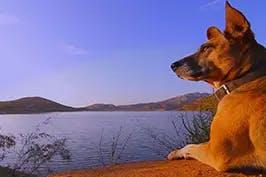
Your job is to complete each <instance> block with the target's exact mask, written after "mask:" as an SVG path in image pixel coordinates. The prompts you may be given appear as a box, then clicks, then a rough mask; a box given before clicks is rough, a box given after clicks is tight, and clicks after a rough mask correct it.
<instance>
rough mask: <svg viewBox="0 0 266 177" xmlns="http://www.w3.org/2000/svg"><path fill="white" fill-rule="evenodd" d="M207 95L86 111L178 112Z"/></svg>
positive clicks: (190, 95) (99, 107) (104, 106)
mask: <svg viewBox="0 0 266 177" xmlns="http://www.w3.org/2000/svg"><path fill="white" fill-rule="evenodd" d="M208 95H209V94H208V93H198V92H196V93H189V94H185V95H182V96H177V97H174V98H170V99H167V100H163V101H159V102H152V103H139V104H132V105H118V106H115V105H112V104H94V105H91V106H88V107H86V108H85V109H86V110H88V111H178V110H180V109H181V108H182V107H183V106H185V105H187V104H191V103H193V102H194V101H196V100H199V99H201V98H204V97H206V96H208Z"/></svg>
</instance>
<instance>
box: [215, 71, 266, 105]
mask: <svg viewBox="0 0 266 177" xmlns="http://www.w3.org/2000/svg"><path fill="white" fill-rule="evenodd" d="M263 76H266V71H264V72H262V71H251V72H248V73H246V74H245V75H243V76H242V77H240V78H238V79H235V80H232V81H229V82H226V83H225V84H223V85H221V86H219V88H217V89H216V90H215V92H214V95H215V96H216V98H217V99H218V101H220V100H221V99H222V98H223V97H224V96H225V95H228V94H230V93H231V92H232V91H234V90H235V89H237V88H239V87H241V86H242V85H244V84H246V83H249V82H252V81H254V80H256V79H258V78H260V77H263Z"/></svg>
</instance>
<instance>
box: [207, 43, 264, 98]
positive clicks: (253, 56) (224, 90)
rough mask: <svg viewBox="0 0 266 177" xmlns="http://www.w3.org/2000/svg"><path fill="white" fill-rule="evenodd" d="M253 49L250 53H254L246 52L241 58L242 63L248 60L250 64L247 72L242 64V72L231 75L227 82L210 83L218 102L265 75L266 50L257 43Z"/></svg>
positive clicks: (245, 66)
mask: <svg viewBox="0 0 266 177" xmlns="http://www.w3.org/2000/svg"><path fill="white" fill-rule="evenodd" d="M253 47H254V48H253ZM253 47H252V49H251V51H254V52H253V53H249V52H248V50H247V52H244V55H243V56H242V57H243V58H242V61H243V60H244V59H248V60H250V61H249V62H247V63H252V66H250V67H249V70H245V68H247V63H245V62H243V63H244V66H240V68H242V71H241V70H239V71H238V73H234V74H232V76H233V78H230V77H229V78H228V80H224V81H222V82H221V81H219V82H212V83H211V84H212V85H213V86H214V88H215V89H216V91H215V95H216V97H217V98H218V100H221V99H222V98H223V97H224V96H225V95H227V94H230V93H231V92H232V91H233V90H235V89H237V88H238V87H240V86H242V85H244V84H246V83H248V82H251V81H253V80H256V79H257V78H260V77H262V76H265V75H266V68H265V66H266V49H265V48H264V47H263V46H262V45H260V44H258V43H256V44H255V45H254V46H253ZM248 60H246V61H248Z"/></svg>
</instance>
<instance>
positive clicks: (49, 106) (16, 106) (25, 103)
mask: <svg viewBox="0 0 266 177" xmlns="http://www.w3.org/2000/svg"><path fill="white" fill-rule="evenodd" d="M206 97H209V94H208V93H198V92H196V93H189V94H185V95H181V96H177V97H174V98H170V99H166V100H163V101H159V102H151V103H139V104H131V105H113V104H93V105H90V106H86V107H80V108H74V107H70V106H65V105H62V104H59V103H56V102H54V101H51V100H48V99H45V98H42V97H25V98H21V99H17V100H12V101H1V102H0V114H31V113H44V112H72V111H179V110H191V109H196V107H198V106H197V105H199V104H200V103H201V100H202V99H205V100H206Z"/></svg>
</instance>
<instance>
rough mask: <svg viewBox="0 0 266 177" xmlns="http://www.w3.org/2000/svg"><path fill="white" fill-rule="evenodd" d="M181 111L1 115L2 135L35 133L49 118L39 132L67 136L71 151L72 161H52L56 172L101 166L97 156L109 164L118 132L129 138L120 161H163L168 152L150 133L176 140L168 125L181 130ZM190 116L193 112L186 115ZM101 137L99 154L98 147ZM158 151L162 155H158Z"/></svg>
mask: <svg viewBox="0 0 266 177" xmlns="http://www.w3.org/2000/svg"><path fill="white" fill-rule="evenodd" d="M180 114H181V112H72V113H49V114H32V115H0V126H1V132H2V133H5V134H12V135H15V136H17V135H19V134H20V133H23V134H25V133H30V132H32V131H35V129H36V126H37V125H39V124H42V123H41V122H43V121H44V120H46V119H47V118H49V117H50V118H51V119H50V120H49V123H48V124H47V125H41V126H40V127H41V129H42V131H45V132H47V133H49V134H51V135H55V136H57V137H61V138H62V137H66V138H67V139H68V142H67V145H68V149H69V150H70V152H71V154H72V155H71V160H69V161H63V160H60V159H57V160H55V159H53V160H52V161H51V162H50V163H49V164H48V166H50V167H53V169H54V170H55V171H56V172H59V171H64V170H73V169H82V168H90V167H95V166H100V165H102V163H101V162H102V160H100V157H103V158H105V159H104V160H105V162H108V159H109V157H110V150H111V142H113V140H112V137H113V136H115V135H117V134H118V132H119V130H120V129H121V132H122V133H121V137H120V141H121V142H123V141H125V139H126V138H127V137H129V136H130V135H131V136H130V137H129V139H128V142H127V143H126V144H127V146H126V148H125V150H124V151H123V153H122V154H121V161H123V162H125V161H143V160H155V159H163V158H164V157H163V156H164V155H167V150H166V149H165V148H163V147H160V144H159V143H158V144H156V142H154V141H153V139H152V138H151V134H150V133H149V132H150V130H152V131H153V132H158V134H161V135H163V134H165V135H167V136H171V137H175V140H176V142H178V141H179V137H176V136H175V135H176V133H175V131H174V129H173V126H172V124H171V121H172V120H176V121H177V123H178V126H180V127H178V128H180V130H181V131H182V128H181V121H180V118H179V115H180ZM185 114H186V115H187V116H186V117H192V116H191V115H192V113H185ZM101 137H102V146H101V147H102V155H100V154H99V147H100V142H101ZM158 152H160V153H161V154H163V155H158ZM14 162H15V157H12V155H10V156H7V158H6V159H5V160H4V161H3V162H2V164H5V165H12V164H14Z"/></svg>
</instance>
